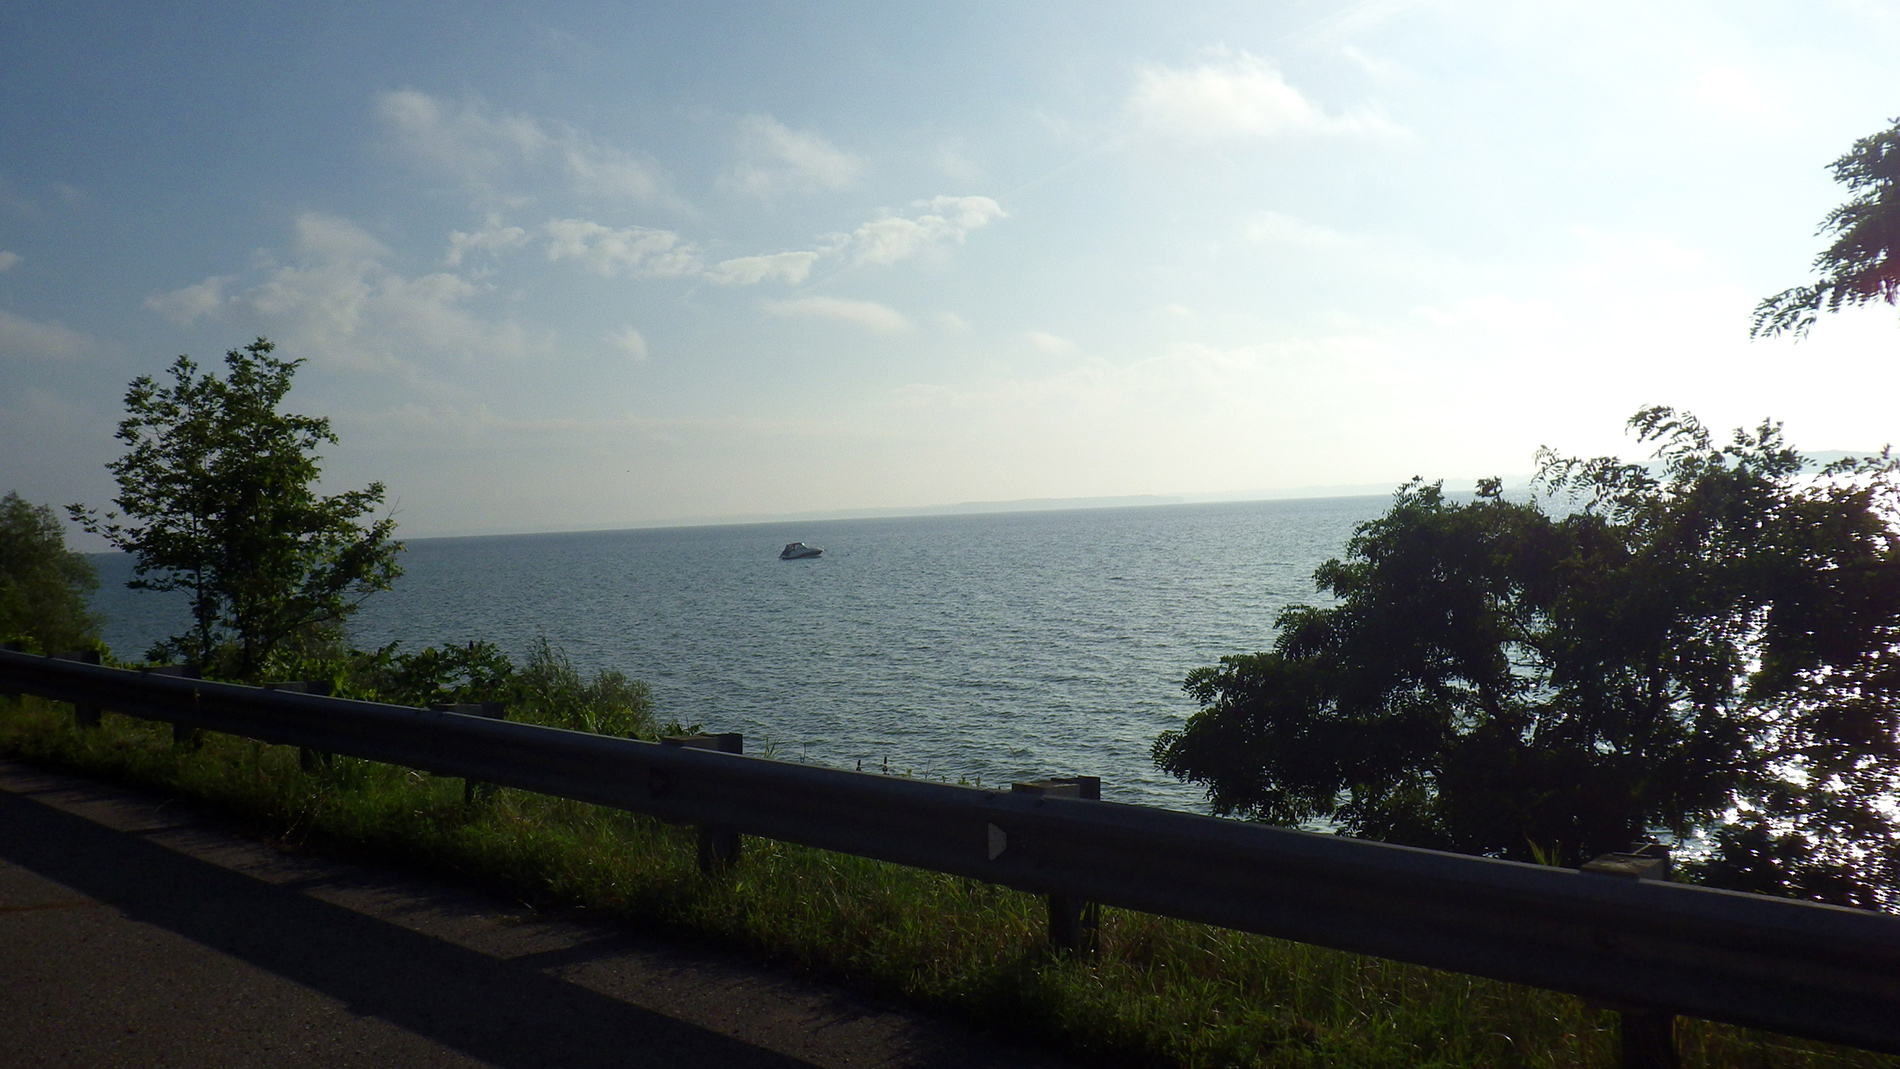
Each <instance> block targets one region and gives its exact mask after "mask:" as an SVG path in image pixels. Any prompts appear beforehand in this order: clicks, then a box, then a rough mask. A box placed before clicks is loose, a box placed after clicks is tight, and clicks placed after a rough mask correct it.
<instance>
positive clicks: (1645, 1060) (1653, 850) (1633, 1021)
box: [1582, 843, 1682, 1069]
mask: <svg viewBox="0 0 1900 1069" xmlns="http://www.w3.org/2000/svg"><path fill="white" fill-rule="evenodd" d="M1669 870H1670V861H1669V848H1668V847H1666V846H1664V845H1662V844H1661V843H1639V844H1637V845H1636V846H1634V847H1632V848H1631V849H1630V851H1629V852H1628V853H1626V854H1604V855H1603V856H1602V857H1598V858H1595V859H1593V860H1590V861H1587V862H1585V863H1584V864H1583V867H1582V871H1584V872H1591V873H1595V874H1597V875H1599V876H1614V877H1618V878H1620V879H1625V880H1667V879H1668V878H1669ZM1609 1008H1610V1009H1612V1010H1615V1011H1616V1014H1617V1016H1618V1017H1620V1018H1621V1022H1620V1024H1619V1026H1618V1031H1619V1032H1620V1033H1621V1041H1622V1048H1623V1069H1678V1067H1679V1066H1680V1065H1681V1064H1682V1059H1681V1056H1680V1055H1679V1054H1678V1053H1677V1051H1676V1016H1675V1014H1672V1013H1670V1012H1668V1011H1667V1010H1656V1009H1645V1008H1636V1007H1629V1006H1612V1007H1609Z"/></svg>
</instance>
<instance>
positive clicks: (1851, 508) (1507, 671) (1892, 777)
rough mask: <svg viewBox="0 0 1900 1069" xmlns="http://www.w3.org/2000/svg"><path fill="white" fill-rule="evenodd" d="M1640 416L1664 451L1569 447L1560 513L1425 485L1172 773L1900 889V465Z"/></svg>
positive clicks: (1476, 834)
mask: <svg viewBox="0 0 1900 1069" xmlns="http://www.w3.org/2000/svg"><path fill="white" fill-rule="evenodd" d="M1631 425H1632V427H1633V428H1634V429H1635V430H1636V431H1637V432H1638V434H1639V436H1640V438H1641V439H1642V440H1643V441H1646V442H1652V443H1655V445H1656V447H1657V452H1656V461H1657V463H1655V464H1652V465H1640V464H1626V463H1623V462H1620V461H1618V460H1616V459H1614V458H1599V459H1594V460H1580V459H1575V458H1564V457H1559V456H1556V455H1554V454H1551V453H1549V452H1548V451H1545V452H1543V453H1541V454H1540V457H1539V459H1540V474H1539V485H1540V487H1541V489H1542V490H1543V491H1544V492H1545V493H1544V500H1543V501H1542V502H1540V501H1539V500H1536V499H1533V500H1529V501H1516V500H1511V499H1507V498H1506V497H1505V496H1504V495H1503V494H1502V493H1501V491H1500V486H1499V483H1498V482H1497V481H1495V480H1492V481H1488V482H1486V483H1484V484H1482V485H1481V487H1480V489H1479V492H1478V494H1477V496H1476V497H1475V499H1473V500H1470V501H1466V502H1458V501H1453V500H1451V499H1448V498H1447V497H1446V496H1445V494H1444V493H1443V492H1442V490H1441V488H1440V486H1439V485H1436V484H1426V483H1423V482H1421V481H1418V480H1414V481H1413V482H1411V483H1410V484H1408V485H1406V486H1404V487H1402V488H1400V490H1399V491H1398V493H1397V494H1396V496H1395V497H1394V500H1393V504H1392V507H1391V509H1390V510H1389V511H1388V512H1386V513H1385V515H1383V516H1381V517H1379V518H1378V519H1375V520H1372V521H1370V522H1368V523H1365V524H1363V525H1361V526H1360V527H1359V528H1358V530H1357V532H1356V533H1355V535H1354V537H1353V538H1352V540H1351V541H1350V543H1349V544H1348V545H1347V548H1346V554H1345V557H1344V558H1343V559H1337V560H1331V561H1328V562H1327V563H1325V564H1324V565H1322V566H1321V567H1320V568H1319V569H1318V571H1317V572H1316V573H1315V577H1314V578H1315V580H1316V582H1317V584H1318V587H1319V588H1320V589H1321V590H1322V591H1324V592H1326V593H1328V594H1330V595H1331V596H1332V598H1333V599H1334V601H1333V604H1331V605H1329V606H1324V607H1311V606H1298V607H1293V608H1289V609H1287V610H1285V611H1284V612H1283V613H1282V614H1281V615H1280V617H1279V620H1278V626H1279V634H1278V637H1277V638H1276V640H1275V642H1274V645H1273V648H1272V649H1271V650H1270V651H1268V652H1263V653H1255V654H1249V655H1244V656H1234V657H1226V658H1223V659H1222V660H1221V663H1220V664H1219V665H1218V666H1215V667H1208V668H1202V669H1199V670H1197V671H1195V672H1193V673H1192V674H1191V675H1190V676H1189V677H1188V680H1187V689H1188V691H1189V692H1190V693H1191V694H1192V695H1193V696H1194V697H1195V698H1196V699H1197V700H1198V701H1199V703H1200V705H1201V709H1200V711H1199V712H1198V713H1196V714H1194V715H1193V716H1192V717H1191V718H1189V720H1188V721H1187V723H1186V724H1185V725H1184V726H1183V727H1182V728H1181V729H1180V730H1178V731H1171V732H1167V733H1165V734H1163V735H1162V736H1161V737H1160V738H1159V739H1158V740H1157V741H1156V743H1155V747H1154V754H1155V759H1156V761H1157V763H1158V764H1159V765H1160V767H1161V768H1163V769H1164V770H1166V771H1168V772H1170V773H1173V774H1174V775H1176V776H1179V777H1182V778H1184V779H1187V780H1191V781H1193V782H1196V783H1199V784H1201V785H1203V786H1205V787H1206V789H1207V792H1208V798H1209V800H1210V802H1211V804H1212V806H1213V808H1214V809H1215V810H1216V811H1218V812H1220V813H1224V814H1239V815H1245V816H1251V817H1256V818H1259V819H1264V820H1269V821H1273V822H1276V823H1300V822H1306V821H1315V820H1329V821H1332V822H1334V823H1335V824H1336V826H1337V827H1338V828H1339V829H1340V830H1341V831H1342V832H1345V833H1347V834H1352V835H1359V836H1364V837H1368V838H1374V839H1383V840H1387V841H1391V842H1399V843H1406V844H1411V845H1418V846H1427V847H1434V848H1439V849H1449V850H1456V851H1462V852H1467V853H1474V854H1485V855H1491V856H1498V857H1508V858H1516V859H1521V860H1539V861H1547V862H1557V863H1563V864H1567V865H1575V864H1577V863H1579V862H1580V861H1582V860H1586V859H1588V858H1590V857H1592V856H1595V855H1597V854H1601V853H1605V852H1610V851H1615V850H1622V849H1627V848H1628V847H1629V845H1630V844H1631V842H1632V841H1634V840H1637V839H1641V838H1644V837H1646V836H1647V835H1648V834H1649V833H1651V832H1653V831H1656V830H1659V829H1669V830H1671V831H1673V832H1674V833H1675V834H1677V835H1679V836H1684V837H1693V836H1696V835H1705V836H1707V841H1708V844H1709V846H1710V849H1711V853H1710V856H1709V858H1708V860H1707V863H1706V865H1704V866H1703V869H1702V872H1703V875H1704V877H1705V878H1707V879H1709V880H1711V881H1713V882H1718V883H1722V884H1725V885H1728V886H1732V887H1738V888H1742V889H1748V890H1757V891H1767V892H1773V893H1782V894H1791V895H1799V896H1803V897H1811V898H1818V899H1823V900H1827V901H1834V902H1842V903H1850V904H1856V905H1862V906H1871V905H1876V904H1879V903H1881V902H1884V901H1889V900H1891V896H1892V895H1893V894H1894V893H1895V891H1896V890H1900V815H1897V814H1896V813H1895V811H1894V809H1893V804H1892V803H1893V800H1894V798H1895V797H1896V792H1900V659H1897V658H1896V653H1897V652H1900V543H1897V542H1896V537H1895V536H1896V532H1895V530H1894V527H1893V522H1892V521H1893V519H1894V517H1895V516H1896V515H1900V512H1896V510H1897V509H1900V475H1896V469H1897V468H1900V465H1897V464H1896V462H1895V461H1893V460H1891V459H1890V458H1888V457H1887V456H1886V455H1885V454H1883V455H1882V456H1880V457H1878V458H1871V459H1861V460H1848V461H1842V462H1840V463H1837V464H1835V465H1832V466H1830V467H1829V468H1827V469H1825V470H1824V471H1821V472H1813V471H1809V470H1806V469H1804V463H1803V459H1802V457H1801V456H1800V454H1798V453H1796V452H1795V451H1794V450H1792V449H1790V448H1788V447H1787V446H1786V445H1785V444H1784V442H1783V440H1782V436H1781V430H1780V427H1779V426H1778V425H1776V424H1772V423H1764V424H1763V425H1761V426H1760V427H1759V428H1757V429H1755V430H1753V431H1737V432H1736V433H1735V435H1734V437H1733V438H1732V440H1731V441H1729V442H1728V443H1726V444H1719V443H1717V442H1716V441H1715V440H1714V439H1713V438H1712V436H1711V435H1710V434H1709V433H1708V432H1707V431H1706V430H1704V429H1703V428H1702V427H1701V425H1700V424H1698V423H1697V422H1696V421H1695V420H1694V419H1693V418H1692V417H1689V416H1687V415H1684V414H1678V413H1676V412H1674V411H1672V410H1670V409H1667V408H1649V409H1645V410H1643V411H1642V412H1639V413H1638V414H1637V415H1636V416H1635V417H1634V418H1633V419H1632V420H1631ZM1546 504H1549V505H1551V506H1552V507H1551V508H1549V509H1547V508H1546V507H1545V506H1546ZM1558 505H1562V506H1565V508H1563V509H1559V508H1557V507H1556V506H1558Z"/></svg>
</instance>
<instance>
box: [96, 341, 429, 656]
mask: <svg viewBox="0 0 1900 1069" xmlns="http://www.w3.org/2000/svg"><path fill="white" fill-rule="evenodd" d="M273 348H274V347H273V346H272V345H271V343H270V342H268V341H266V340H264V339H263V338H259V339H257V340H256V341H255V342H253V343H251V344H250V345H248V346H245V347H244V348H243V349H233V350H231V351H230V352H228V353H226V354H225V369H226V374H225V376H224V377H223V378H219V377H218V376H216V375H214V374H212V373H211V372H208V371H207V372H204V373H203V374H200V373H199V370H198V365H197V364H195V363H193V362H192V360H191V358H190V357H185V356H180V357H179V358H178V359H177V360H175V361H173V363H172V365H171V368H170V369H169V370H170V372H171V381H170V382H169V383H163V384H161V383H159V382H156V381H154V380H153V379H152V378H151V377H150V376H147V375H141V376H139V377H138V378H136V379H134V380H133V381H132V384H131V386H130V388H129V389H128V390H127V391H126V395H125V408H126V412H127V415H126V418H125V419H124V420H123V421H121V422H120V424H119V430H118V434H117V437H118V439H119V440H120V441H122V442H124V443H125V444H126V446H127V451H126V453H125V455H124V456H122V457H120V458H119V459H118V460H116V461H113V462H112V463H111V464H109V465H107V467H108V468H109V469H110V470H111V471H112V473H113V475H114V476H116V477H117V480H118V487H119V496H118V497H116V498H115V499H114V503H115V504H116V505H117V506H118V508H119V511H118V512H109V513H107V514H106V516H105V518H104V519H100V518H99V517H98V516H97V515H96V514H95V513H93V512H91V511H89V510H87V509H86V508H84V507H83V506H81V505H73V506H71V508H70V510H71V513H72V515H73V518H74V519H75V520H77V521H78V522H79V523H80V524H81V525H83V526H84V527H85V528H86V530H88V531H92V532H95V533H98V534H102V535H104V536H105V537H106V538H107V539H108V540H109V541H110V542H111V543H112V544H113V545H115V546H118V547H119V548H120V549H123V550H126V551H127V552H130V553H132V554H133V555H134V556H135V557H136V558H137V564H136V566H135V577H134V578H133V579H132V580H131V582H130V583H129V584H128V585H130V586H131V587H133V588H135V589H141V590H182V591H185V592H186V593H187V594H189V595H190V600H191V614H192V621H193V624H192V627H191V629H190V630H189V631H188V632H186V633H185V634H182V635H176V636H173V637H172V638H170V639H167V640H166V641H164V642H162V643H159V644H158V645H157V646H155V647H153V649H152V650H151V652H150V653H148V654H147V656H148V657H151V658H153V659H155V660H156V659H173V658H181V657H182V658H184V659H187V660H191V661H194V662H197V663H199V664H202V665H205V666H207V668H209V669H211V670H214V671H217V672H219V673H222V674H225V675H228V676H230V677H232V678H236V679H255V678H257V677H258V676H259V675H261V674H262V673H264V672H265V671H266V670H267V669H268V667H269V666H270V665H271V663H272V661H273V658H278V657H282V656H287V655H295V654H297V653H298V652H299V651H301V650H305V649H309V648H311V647H317V646H321V645H323V644H325V643H329V642H334V640H335V639H336V637H337V634H338V632H339V630H340V627H341V624H342V622H343V621H344V620H345V619H347V618H348V617H349V615H350V614H351V613H353V612H355V611H356V609H357V607H358V605H359V604H360V603H361V602H362V600H363V599H364V598H365V597H367V596H368V595H369V594H371V593H373V592H374V591H377V590H386V589H388V588H389V585H390V583H391V582H392V581H394V579H395V578H396V576H398V575H399V574H401V569H400V568H398V567H397V565H396V554H397V553H398V552H399V551H400V550H401V548H402V545H401V543H399V542H396V541H393V540H392V539H391V537H390V536H391V534H392V533H393V532H394V530H395V521H394V520H392V519H389V518H384V519H381V520H377V521H375V522H372V523H368V524H364V523H361V522H359V521H360V520H361V519H362V517H364V516H365V515H367V514H369V513H370V512H371V511H372V510H373V509H375V508H376V507H377V506H378V505H380V504H381V503H382V500H383V484H381V483H371V484H370V485H369V486H368V487H367V488H365V489H362V490H353V491H349V492H346V493H341V494H335V495H331V496H321V495H319V494H318V493H317V492H316V490H315V485H316V483H317V480H318V477H319V476H320V474H321V469H320V467H319V464H318V461H319V460H320V459H321V458H320V457H318V456H317V455H316V453H315V449H316V448H317V447H318V446H319V445H321V444H322V443H325V442H330V443H335V442H336V440H337V438H336V435H335V434H334V433H332V432H331V430H330V421H329V420H327V419H323V418H319V417H313V416H300V415H293V414H290V413H284V412H279V411H278V406H279V404H280V403H281V402H282V401H283V399H284V395H285V394H286V393H288V392H289V390H290V380H291V377H292V376H293V375H294V374H295V373H296V370H297V368H298V367H299V366H300V365H301V364H302V363H303V361H301V360H281V359H278V358H276V357H273V356H272V355H271V352H272V351H273ZM122 516H123V522H121V517H122Z"/></svg>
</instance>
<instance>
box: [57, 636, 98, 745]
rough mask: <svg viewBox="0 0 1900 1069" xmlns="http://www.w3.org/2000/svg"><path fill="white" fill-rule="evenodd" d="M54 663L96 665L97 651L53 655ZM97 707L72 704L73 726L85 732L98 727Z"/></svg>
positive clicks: (73, 651)
mask: <svg viewBox="0 0 1900 1069" xmlns="http://www.w3.org/2000/svg"><path fill="white" fill-rule="evenodd" d="M53 659H54V660H56V661H78V662H79V663H80V664H98V663H99V651H98V650H72V651H70V652H67V653H55V654H53ZM99 712H100V710H99V707H98V706H96V705H80V704H78V703H77V702H75V703H74V704H73V726H74V727H76V728H78V729H80V730H81V731H85V730H87V729H90V728H96V727H98V726H99Z"/></svg>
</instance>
